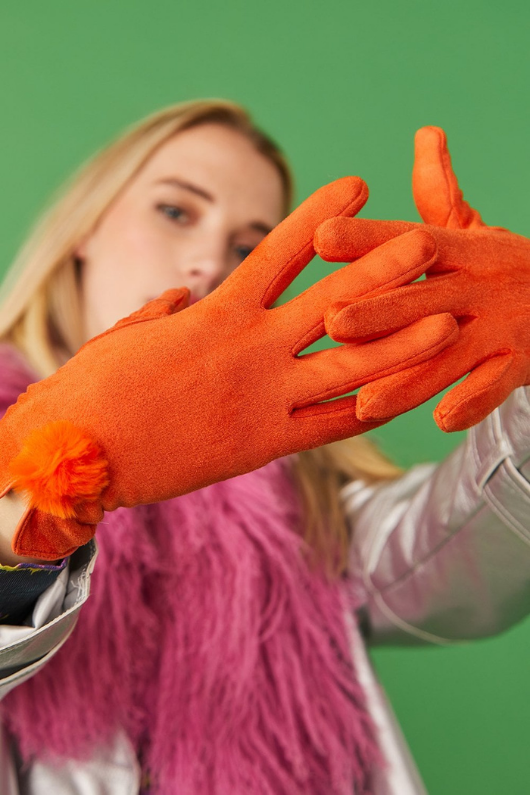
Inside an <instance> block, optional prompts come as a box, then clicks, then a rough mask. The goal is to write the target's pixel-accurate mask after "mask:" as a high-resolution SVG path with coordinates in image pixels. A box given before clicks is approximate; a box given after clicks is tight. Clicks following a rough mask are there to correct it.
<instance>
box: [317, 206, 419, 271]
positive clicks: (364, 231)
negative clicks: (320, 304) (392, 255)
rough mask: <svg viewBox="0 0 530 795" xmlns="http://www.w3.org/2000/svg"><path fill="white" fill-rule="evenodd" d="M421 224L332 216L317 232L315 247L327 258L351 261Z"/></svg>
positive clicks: (417, 227) (336, 260) (333, 260)
mask: <svg viewBox="0 0 530 795" xmlns="http://www.w3.org/2000/svg"><path fill="white" fill-rule="evenodd" d="M419 228H421V225H420V224H413V223H409V222H408V221H373V220H371V219H367V218H344V217H342V216H341V217H338V218H331V219H329V220H327V221H323V222H322V223H321V224H320V226H319V227H318V229H317V230H316V232H315V236H314V246H315V251H316V253H317V254H318V255H319V257H321V258H322V259H323V260H325V261H326V262H350V261H351V260H355V259H358V258H359V257H363V256H364V255H365V254H368V252H369V251H372V250H373V249H374V248H377V247H378V246H380V245H382V244H383V243H386V242H387V241H388V240H392V238H394V237H398V236H399V235H403V234H405V232H410V231H411V230H412V229H419Z"/></svg>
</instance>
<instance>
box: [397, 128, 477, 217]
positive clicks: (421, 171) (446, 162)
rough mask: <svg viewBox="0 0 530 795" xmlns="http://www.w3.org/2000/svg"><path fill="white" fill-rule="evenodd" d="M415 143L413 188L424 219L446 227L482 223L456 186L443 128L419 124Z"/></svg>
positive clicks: (419, 210) (456, 182) (456, 181)
mask: <svg viewBox="0 0 530 795" xmlns="http://www.w3.org/2000/svg"><path fill="white" fill-rule="evenodd" d="M414 143H415V156H414V168H413V171H412V192H413V194H414V201H415V203H416V207H417V208H418V212H419V214H420V215H421V217H422V218H423V220H424V221H425V223H426V224H433V225H434V226H443V227H446V228H448V229H470V228H477V227H481V226H485V224H484V223H483V222H482V219H481V217H480V214H479V213H478V212H477V210H474V209H473V208H472V207H470V205H469V204H468V203H467V202H466V201H465V200H464V197H463V193H462V191H461V190H460V188H459V186H458V180H457V178H456V176H455V173H454V171H453V167H452V165H451V156H450V154H449V150H448V148H447V138H446V135H445V132H444V131H443V130H442V129H440V127H422V129H421V130H418V132H417V133H416V137H415V142H414Z"/></svg>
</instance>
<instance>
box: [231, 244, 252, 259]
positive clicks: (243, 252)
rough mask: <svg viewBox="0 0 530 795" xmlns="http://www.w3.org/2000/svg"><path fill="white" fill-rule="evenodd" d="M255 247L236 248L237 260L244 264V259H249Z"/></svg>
mask: <svg viewBox="0 0 530 795" xmlns="http://www.w3.org/2000/svg"><path fill="white" fill-rule="evenodd" d="M254 248H255V246H236V247H235V252H236V256H237V258H238V259H239V260H240V261H241V262H243V260H244V259H246V258H247V257H248V255H249V254H251V253H252V252H253V251H254Z"/></svg>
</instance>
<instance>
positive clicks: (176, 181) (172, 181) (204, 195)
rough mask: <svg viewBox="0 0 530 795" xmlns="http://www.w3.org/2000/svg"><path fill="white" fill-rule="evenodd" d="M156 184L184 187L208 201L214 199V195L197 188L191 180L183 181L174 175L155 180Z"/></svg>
mask: <svg viewBox="0 0 530 795" xmlns="http://www.w3.org/2000/svg"><path fill="white" fill-rule="evenodd" d="M157 185H174V186H176V187H177V188H184V190H189V191H191V192H192V193H195V194H197V196H202V198H203V199H206V201H208V202H213V201H215V199H214V197H213V196H212V194H211V193H208V191H206V190H203V188H198V187H197V185H193V183H191V182H185V181H184V180H182V179H177V178H176V177H168V178H167V179H159V180H158V181H157Z"/></svg>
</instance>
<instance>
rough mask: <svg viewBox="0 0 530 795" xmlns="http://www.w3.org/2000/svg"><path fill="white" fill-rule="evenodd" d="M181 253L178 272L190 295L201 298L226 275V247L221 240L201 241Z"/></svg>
mask: <svg viewBox="0 0 530 795" xmlns="http://www.w3.org/2000/svg"><path fill="white" fill-rule="evenodd" d="M182 253H183V255H184V256H183V259H182V260H181V262H180V263H179V271H180V273H181V274H182V276H183V278H184V280H185V284H186V285H187V286H188V287H189V288H190V290H191V291H192V293H195V294H197V295H199V296H200V297H203V296H204V295H206V294H207V293H209V292H211V291H212V290H214V289H215V288H216V287H217V286H218V285H219V284H220V283H221V282H222V281H223V279H224V278H225V277H226V276H227V275H228V262H227V259H228V257H227V245H226V243H225V242H224V241H223V240H218V241H212V240H206V239H203V240H202V241H198V243H197V245H196V246H194V247H193V248H190V249H189V250H188V251H187V252H185V253H184V252H182Z"/></svg>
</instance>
